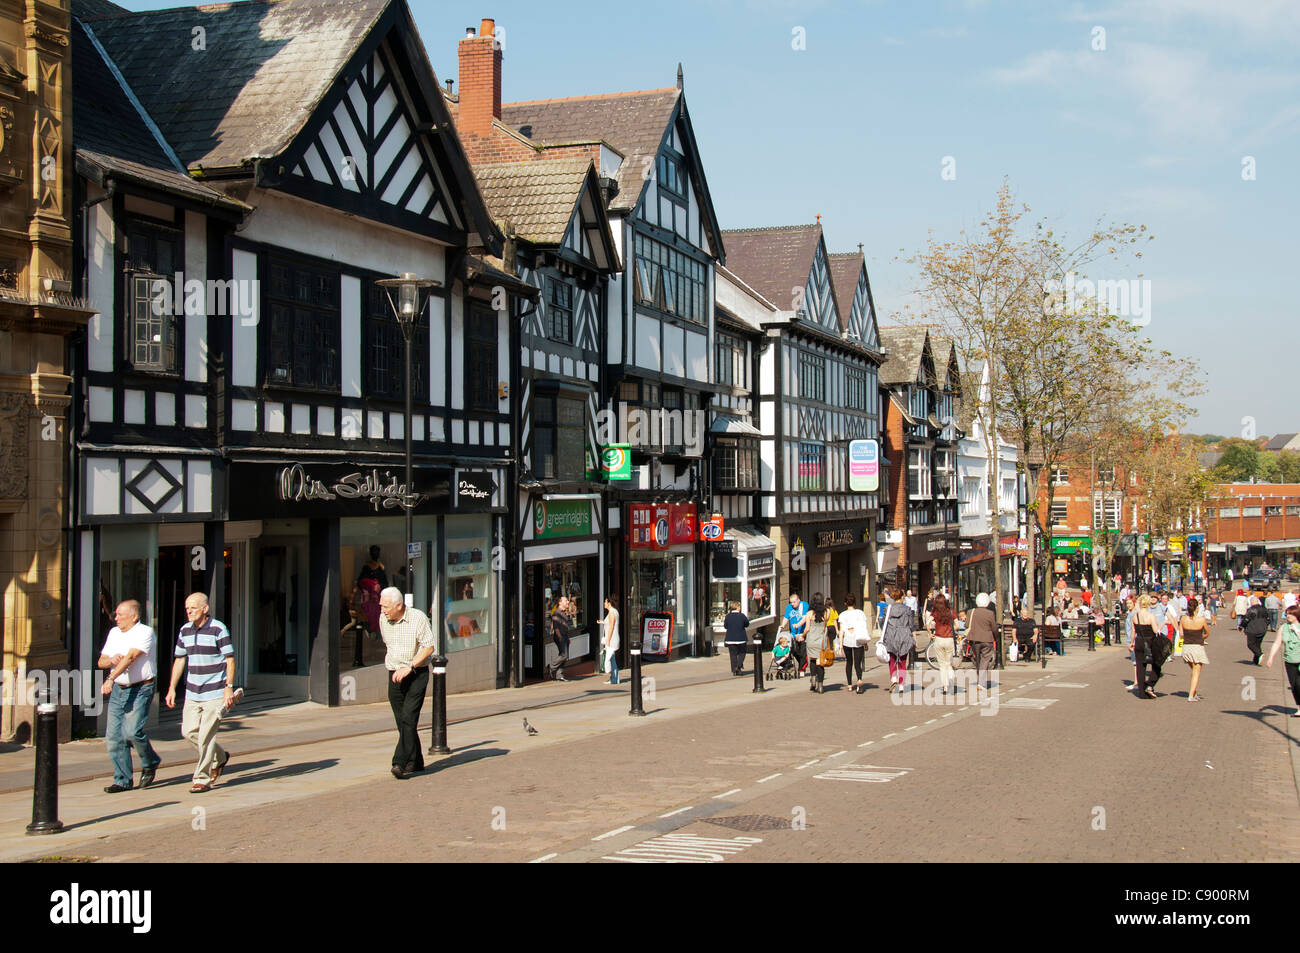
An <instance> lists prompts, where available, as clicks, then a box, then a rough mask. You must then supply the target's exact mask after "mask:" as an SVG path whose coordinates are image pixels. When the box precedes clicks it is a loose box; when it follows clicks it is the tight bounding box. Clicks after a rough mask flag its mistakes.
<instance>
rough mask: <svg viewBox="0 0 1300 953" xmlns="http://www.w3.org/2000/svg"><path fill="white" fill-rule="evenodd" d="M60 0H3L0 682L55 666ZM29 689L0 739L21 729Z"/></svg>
mask: <svg viewBox="0 0 1300 953" xmlns="http://www.w3.org/2000/svg"><path fill="white" fill-rule="evenodd" d="M69 26H70V15H69V10H68V3H67V0H58V2H39V0H0V601H2V603H3V606H2V608H3V613H2V614H0V633H2V634H3V644H4V658H3V665H4V669H5V670H6V671H7V672H8V673H10V674H9V675H8V676H6V685H7V686H14V685H16V684H17V685H18V686H19V687H20V688H21V685H22V683H21V681H20V680H19V679H17V675H18V673H20V672H24V671H25V672H27V673H29V674H30V673H32V672H35V671H37V670H40V669H55V668H64V667H66V665H67V662H68V653H67V648H66V645H67V643H66V632H65V618H66V614H65V611H64V604H65V599H64V588H65V587H64V576H65V566H64V553H65V527H66V513H65V499H66V495H67V494H66V467H65V464H66V458H67V446H68V441H67V427H66V421H67V417H68V410H69V404H70V396H69V384H70V381H71V378H70V376H69V369H68V367H67V362H66V354H67V344H68V337H69V336H70V335H74V334H76V333H78V332H79V331H80V329H82V328H83V327H84V326H85V322H86V317H87V313H86V311H85V310H84V309H82V308H80V307H78V305H77V302H76V301H75V300H74V298H73V297H72V294H71V292H72V278H73V276H72V274H71V262H72V245H73V235H72V228H71V225H70V220H71V208H70V206H71V203H72V199H71V195H70V194H69V193H68V191H67V190H68V187H69V182H70V178H69V177H68V175H67V170H68V168H69V163H70V156H71V152H70V149H71V140H72V135H71V110H70V103H71V87H70V83H69V81H68V69H69V62H70V55H69V43H68V32H69ZM27 700H29V699H28V695H27V692H25V691H22V690H19V691H13V690H12V689H11V690H9V691H6V693H5V696H4V704H3V711H2V712H0V737H3V738H5V739H12V738H18V739H23V738H25V737H27V736H28V735H29V733H30V722H31V716H32V712H31V709H30V706H27V705H25V704H23V703H24V702H26V701H27Z"/></svg>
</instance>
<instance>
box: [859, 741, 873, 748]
mask: <svg viewBox="0 0 1300 953" xmlns="http://www.w3.org/2000/svg"><path fill="white" fill-rule="evenodd" d="M874 744H875V742H874V741H864V742H862V744H860V745H858V747H859V748H865V747H866V746H867V745H874Z"/></svg>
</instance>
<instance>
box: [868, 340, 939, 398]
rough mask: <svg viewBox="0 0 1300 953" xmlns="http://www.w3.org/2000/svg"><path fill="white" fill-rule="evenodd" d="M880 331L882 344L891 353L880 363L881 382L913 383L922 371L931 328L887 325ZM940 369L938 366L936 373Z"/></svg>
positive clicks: (884, 383)
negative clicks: (922, 357) (926, 343)
mask: <svg viewBox="0 0 1300 953" xmlns="http://www.w3.org/2000/svg"><path fill="white" fill-rule="evenodd" d="M879 331H880V344H881V346H882V347H884V349H885V350H886V351H887V352H888V355H889V356H888V357H887V358H886V359H885V362H884V363H883V364H881V365H880V383H881V384H883V385H885V386H888V385H890V384H911V383H912V382H913V381H915V380H916V379H917V377H918V376H919V375H920V373H921V353H922V352H923V351H924V349H925V341H926V338H927V337H928V336H929V333H930V332H929V330H928V329H927V328H924V327H915V328H913V327H907V326H905V325H885V326H882V327H880V328H879ZM936 364H937V362H936ZM938 370H939V369H938V367H937V366H936V367H935V373H936V374H938Z"/></svg>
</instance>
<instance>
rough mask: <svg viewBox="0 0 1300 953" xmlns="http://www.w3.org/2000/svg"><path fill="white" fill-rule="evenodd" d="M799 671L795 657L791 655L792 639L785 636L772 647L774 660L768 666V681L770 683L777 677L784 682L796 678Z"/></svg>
mask: <svg viewBox="0 0 1300 953" xmlns="http://www.w3.org/2000/svg"><path fill="white" fill-rule="evenodd" d="M797 671H798V670H797V668H796V666H795V659H794V656H793V655H792V654H790V637H789V636H788V635H783V636H781V637H780V638H779V639H777V640H776V644H775V645H773V646H772V660H771V661H770V662H769V663H768V666H767V680H768V681H769V682H770V681H771V680H772V679H773V677H775V678H779V679H781V680H782V681H784V680H786V679H789V678H794V677H795V675H796V673H797Z"/></svg>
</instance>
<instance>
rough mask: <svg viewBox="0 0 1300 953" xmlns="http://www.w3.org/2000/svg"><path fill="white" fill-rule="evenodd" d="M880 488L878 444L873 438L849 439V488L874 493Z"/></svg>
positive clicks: (856, 491) (854, 490)
mask: <svg viewBox="0 0 1300 953" xmlns="http://www.w3.org/2000/svg"><path fill="white" fill-rule="evenodd" d="M878 489H880V444H878V443H877V442H876V441H874V440H850V441H849V490H850V491H851V492H853V493H874V492H875V491H876V490H878Z"/></svg>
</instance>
